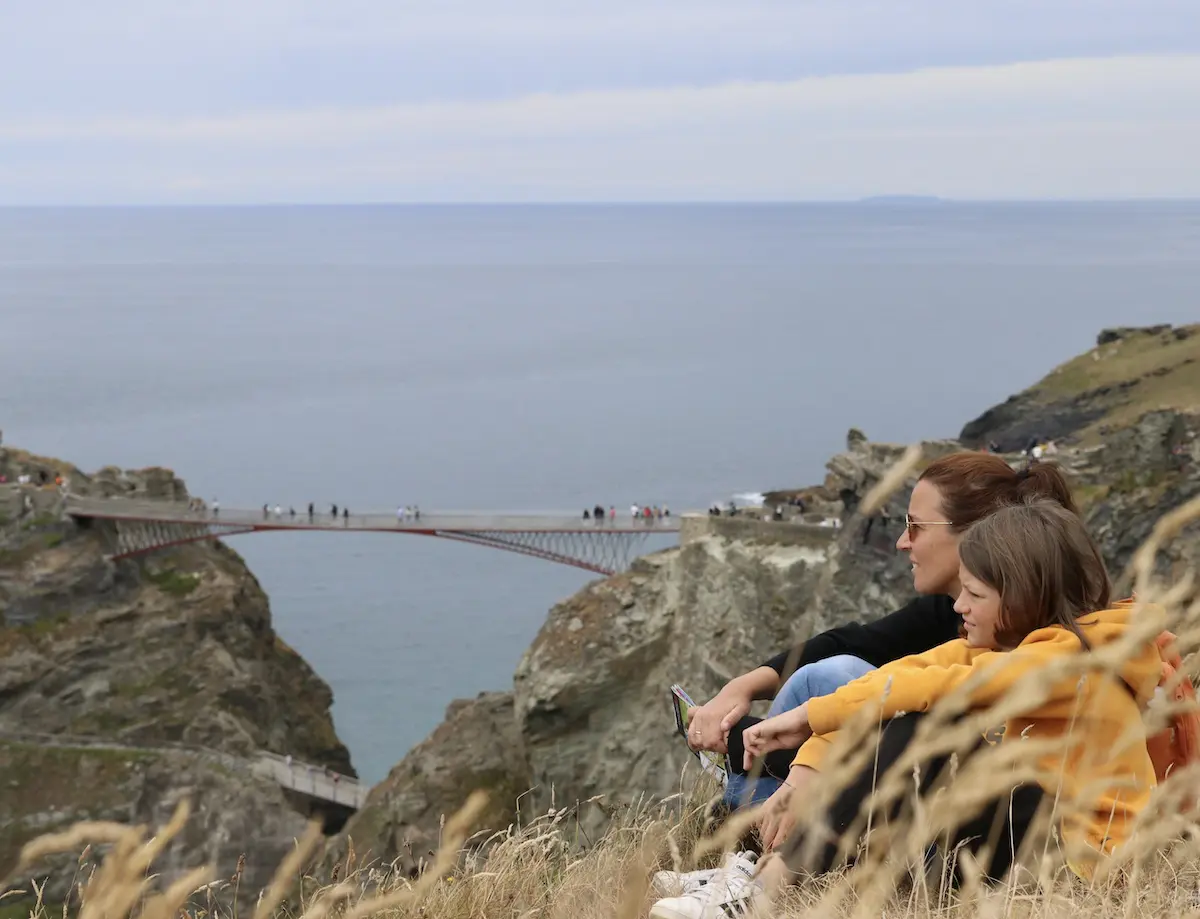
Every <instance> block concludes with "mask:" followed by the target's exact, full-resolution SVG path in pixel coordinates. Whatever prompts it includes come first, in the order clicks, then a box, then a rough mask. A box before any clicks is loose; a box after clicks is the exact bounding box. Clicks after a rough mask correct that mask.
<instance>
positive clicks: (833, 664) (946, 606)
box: [688, 452, 1078, 849]
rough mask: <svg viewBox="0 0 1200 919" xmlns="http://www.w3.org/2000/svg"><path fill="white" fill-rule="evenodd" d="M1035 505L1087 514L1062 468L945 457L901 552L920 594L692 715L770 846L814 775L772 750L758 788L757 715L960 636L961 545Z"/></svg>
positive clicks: (928, 476)
mask: <svg viewBox="0 0 1200 919" xmlns="http://www.w3.org/2000/svg"><path fill="white" fill-rule="evenodd" d="M1030 498H1042V499H1046V500H1050V501H1054V502H1055V503H1057V504H1060V505H1062V506H1063V507H1064V508H1066V509H1067V510H1069V511H1071V512H1073V513H1078V509H1077V507H1076V505H1075V502H1074V499H1073V498H1072V497H1071V490H1070V486H1069V485H1068V484H1067V481H1066V479H1065V478H1064V476H1063V474H1062V472H1061V471H1060V470H1059V468H1058V467H1057V466H1056V465H1054V464H1052V463H1032V464H1031V465H1029V466H1028V467H1026V468H1024V469H1022V470H1021V471H1020V472H1018V471H1015V470H1014V469H1013V468H1012V467H1011V466H1009V465H1008V463H1006V462H1005V461H1004V460H1003V459H1001V458H1000V457H998V456H996V455H994V454H988V453H977V452H963V453H954V454H951V455H949V456H944V457H942V458H940V459H938V460H935V461H934V462H933V463H931V464H930V465H929V466H928V467H927V468H926V469H925V471H924V472H922V473H921V477H920V479H919V480H918V481H917V484H916V487H915V488H914V489H913V492H912V496H911V498H910V499H909V505H908V513H907V514H905V518H904V523H905V527H904V530H903V532H902V533H901V534H900V537H899V538H898V539H897V540H896V548H897V549H898V550H899V551H901V552H906V553H908V556H909V559H910V561H911V562H912V574H913V587H914V588H915V589H916V591H917V593H918V594H920V596H918V597H917V599H915V600H913V601H912V602H911V603H909V604H907V605H906V606H903V607H901V608H900V609H898V610H896V611H895V612H892V613H889V614H888V615H886V616H884V617H883V618H881V619H877V620H875V621H873V622H866V623H861V622H852V623H848V624H847V625H843V626H839V627H837V628H834V629H829V630H828V631H825V632H822V633H820V634H818V635H814V636H813V637H812V638H810V639H808V640H807V641H805V642H804V643H802V644H801V645H799V646H798V647H795V648H789V649H787V650H784V651H781V652H780V653H779V654H777V655H775V656H774V657H772V658H771V659H770V660H768V661H765V662H764V663H763V664H762V665H761V666H759V667H757V668H756V669H754V670H751V671H750V672H749V673H745V674H743V675H742V676H739V677H736V678H735V679H733V680H731V681H730V682H729V683H727V684H726V685H725V687H724V688H723V689H722V690H721V691H720V692H719V693H717V695H716V696H714V697H713V698H712V699H710V700H709V701H708V702H707V703H705V704H704V705H701V706H699V707H697V708H695V709H692V711H691V713H690V717H689V720H688V746H690V747H691V748H692V749H693V750H697V751H700V750H711V751H713V752H716V753H727V754H728V755H729V763H730V769H731V770H732V772H731V774H730V776H729V783H728V785H727V787H726V790H725V796H724V802H725V804H726V805H727V806H728V807H730V808H737V807H743V806H746V805H748V804H758V803H760V802H763V801H766V807H765V808H764V813H763V816H762V817H761V818H760V823H759V831H760V836H761V837H762V840H763V846H764V849H771V848H773V847H774V846H776V845H778V844H779V843H781V842H782V841H783V839H784V837H786V835H787V833H788V831H789V830H790V829H791V825H792V823H791V818H790V815H789V809H788V801H789V799H790V796H791V795H792V794H794V793H795V789H796V788H802V787H803V786H804V784H805V783H806V781H807V780H808V778H809V776H808V775H807V774H801V775H795V774H793V773H792V772H791V771H789V770H790V768H791V763H792V760H793V759H794V758H795V755H796V751H795V750H784V751H779V752H777V753H772V754H770V755H769V756H767V757H766V759H765V761H764V767H765V768H764V773H763V775H762V777H761V778H759V779H757V780H756V781H754V782H753V783H751V781H750V779H749V777H748V776H747V775H746V774H745V772H744V771H743V770H742V762H743V752H744V751H743V749H742V733H743V731H745V730H746V729H747V728H749V727H751V726H752V725H754V724H756V723H758V721H759V719H757V718H752V717H751V716H750V715H749V714H748V713H749V711H750V705H751V703H752V702H753V701H755V700H758V699H772V700H773V701H772V703H771V708H770V712H769V714H768V717H772V716H774V715H778V714H781V713H783V712H787V711H791V710H792V709H796V708H799V707H800V706H801V705H803V704H804V703H805V702H807V701H808V700H809V699H811V698H816V697H819V696H825V695H828V694H829V693H832V692H834V691H835V690H837V689H838V688H839V687H841V686H843V685H845V684H846V683H849V682H851V681H852V680H855V679H858V678H859V677H861V676H863V675H864V674H866V673H867V672H869V671H871V670H874V669H876V668H877V667H881V666H883V665H884V664H887V663H890V662H891V661H894V660H898V659H899V658H901V657H906V656H908V655H910V654H920V653H922V652H925V651H929V650H930V649H932V648H935V647H937V646H938V645H941V644H944V643H945V642H947V641H951V640H953V639H954V638H957V637H958V634H959V629H960V628H961V626H962V619H961V617H960V616H959V615H958V614H957V613H956V612H955V611H954V598H955V597H957V596H958V594H959V593H960V592H961V585H960V584H959V582H958V572H959V559H958V543H959V539H960V538H961V536H962V534H963V533H964V532H965V531H966V530H967V529H968V528H969V527H970V526H971V524H973V523H975V522H976V521H978V520H981V519H983V518H984V517H987V516H989V515H990V514H992V513H993V512H994V511H996V510H998V509H999V508H1001V507H1003V506H1006V505H1009V504H1014V503H1018V502H1020V501H1023V500H1027V499H1030Z"/></svg>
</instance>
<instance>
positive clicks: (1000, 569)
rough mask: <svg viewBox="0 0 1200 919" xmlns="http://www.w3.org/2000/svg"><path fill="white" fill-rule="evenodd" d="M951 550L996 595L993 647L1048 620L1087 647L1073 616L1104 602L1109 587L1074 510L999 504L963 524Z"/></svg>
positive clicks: (1040, 503)
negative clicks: (997, 610) (966, 527)
mask: <svg viewBox="0 0 1200 919" xmlns="http://www.w3.org/2000/svg"><path fill="white" fill-rule="evenodd" d="M958 555H959V558H960V559H961V561H962V564H963V567H964V568H966V569H967V571H969V572H970V573H971V574H972V575H974V576H975V577H977V578H979V580H981V581H983V582H984V583H985V584H987V585H988V586H989V587H992V588H993V589H995V590H996V591H997V592H999V594H1000V622H999V623H998V625H997V627H996V643H997V644H998V645H999V646H1000V647H1005V648H1013V647H1016V646H1017V645H1018V644H1020V643H1021V642H1022V641H1023V640H1024V639H1025V637H1026V636H1027V635H1028V634H1029V633H1030V632H1032V631H1034V630H1035V629H1040V628H1045V627H1046V626H1050V625H1060V626H1062V627H1063V628H1066V629H1069V630H1070V631H1072V632H1074V633H1075V635H1076V636H1078V638H1079V640H1080V642H1081V643H1082V644H1083V646H1084V647H1085V648H1086V647H1088V642H1087V640H1086V639H1085V638H1084V636H1083V633H1082V632H1081V631H1080V629H1079V626H1078V625H1077V624H1076V622H1075V620H1076V619H1077V618H1078V617H1079V616H1082V615H1084V614H1086V613H1091V612H1095V611H1096V610H1101V609H1106V608H1107V607H1108V605H1109V600H1110V592H1111V587H1110V584H1109V580H1108V572H1107V570H1105V567H1104V559H1103V558H1101V556H1100V550H1099V548H1097V546H1096V543H1095V541H1094V540H1093V539H1092V537H1091V535H1090V534H1089V533H1088V531H1087V528H1086V527H1085V526H1084V524H1083V521H1082V520H1081V519H1080V518H1079V517H1078V516H1077V515H1075V514H1073V513H1071V511H1069V510H1067V509H1066V508H1065V507H1063V506H1062V505H1061V504H1058V503H1056V502H1054V501H1046V500H1035V501H1030V502H1027V503H1024V504H1016V505H1012V506H1010V507H1004V508H1001V509H1000V510H997V511H996V512H995V513H993V514H989V515H988V516H987V517H984V518H983V519H982V520H980V521H979V522H978V523H976V524H974V525H973V526H972V527H971V528H970V529H969V530H967V532H966V534H965V535H964V536H963V538H962V542H961V543H959V547H958Z"/></svg>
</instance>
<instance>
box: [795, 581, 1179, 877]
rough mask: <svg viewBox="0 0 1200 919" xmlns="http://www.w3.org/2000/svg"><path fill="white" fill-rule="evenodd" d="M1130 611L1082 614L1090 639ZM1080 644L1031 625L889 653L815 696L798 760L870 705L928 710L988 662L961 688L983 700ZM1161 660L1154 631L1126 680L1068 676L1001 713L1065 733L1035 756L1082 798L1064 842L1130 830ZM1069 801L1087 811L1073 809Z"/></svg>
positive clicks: (1109, 837) (1149, 783)
mask: <svg viewBox="0 0 1200 919" xmlns="http://www.w3.org/2000/svg"><path fill="white" fill-rule="evenodd" d="M1133 612H1134V609H1133V607H1132V606H1131V605H1127V604H1120V605H1118V606H1117V608H1115V609H1108V610H1102V611H1100V612H1097V613H1091V614H1089V615H1087V616H1083V617H1081V618H1080V619H1079V620H1077V621H1078V623H1079V626H1080V630H1081V631H1082V632H1083V634H1084V635H1085V636H1087V639H1088V641H1089V642H1090V643H1091V645H1092V647H1093V648H1096V649H1099V648H1101V647H1103V646H1104V645H1106V644H1109V643H1111V642H1113V641H1116V640H1117V639H1119V638H1121V637H1122V636H1123V635H1124V634H1125V631H1126V628H1127V627H1128V624H1129V621H1130V617H1131V615H1132V614H1133ZM1079 651H1080V644H1079V639H1078V638H1077V637H1076V636H1075V634H1074V633H1072V632H1071V631H1069V630H1067V629H1064V628H1062V627H1060V626H1051V627H1049V628H1044V629H1038V630H1037V631H1035V632H1032V633H1030V634H1029V635H1028V636H1027V637H1026V638H1025V640H1024V641H1022V642H1021V644H1020V645H1018V646H1017V647H1016V648H1014V649H1013V650H1011V651H989V650H986V649H982V648H972V647H970V646H968V645H967V643H966V641H965V640H963V639H956V640H954V641H949V642H946V644H944V645H939V646H938V647H936V648H934V649H933V650H931V651H927V652H925V653H924V654H915V655H912V656H911V657H904V658H901V659H900V660H897V661H893V662H892V663H890V664H887V665H885V666H883V667H880V668H879V669H878V670H875V671H872V672H871V673H868V674H867V675H866V676H863V677H861V678H859V679H857V680H855V681H853V682H852V683H848V684H847V685H845V686H843V687H841V688H840V689H838V690H837V691H836V692H834V693H831V694H830V695H828V696H822V697H819V698H815V699H810V700H809V702H808V722H809V725H810V726H811V727H812V730H813V737H812V738H811V739H810V740H809V741H808V742H807V743H805V744H804V746H802V747H801V748H800V752H799V753H797V754H796V758H795V760H794V762H793V764H794V765H802V766H811V767H812V768H814V769H818V770H819V769H820V766H821V762H822V761H823V760H824V758H825V754H826V753H827V752H828V750H829V748H830V747H831V746H832V744H833V742H834V741H835V739H836V735H837V732H838V731H839V730H840V729H841V728H842V727H843V726H845V725H846V723H847V722H848V721H849V720H850V718H851V717H853V716H854V714H855V713H856V712H857V711H858V710H859V709H860V708H862V707H863V706H864V705H870V706H872V710H874V711H878V712H879V715H880V717H881V718H884V719H888V718H892V717H894V716H895V715H897V714H900V713H902V712H924V711H928V710H929V709H930V708H931V707H932V706H933V705H934V703H936V702H937V701H938V700H940V699H942V698H945V697H946V696H948V695H950V694H951V693H953V692H955V691H956V690H957V689H959V687H962V686H963V684H964V683H966V682H967V680H968V679H969V678H970V677H971V676H972V675H973V674H978V673H979V672H980V671H981V670H983V671H984V672H985V673H986V674H987V676H988V678H987V680H986V682H984V683H981V684H978V685H976V684H975V681H972V688H971V689H970V690H964V691H965V692H967V697H968V698H969V700H970V705H971V707H972V708H974V709H980V708H986V707H988V706H989V705H991V704H993V703H995V702H997V701H998V700H999V699H1001V698H1002V697H1003V696H1004V695H1005V693H1006V692H1008V690H1009V689H1011V688H1012V687H1013V685H1014V684H1016V683H1018V682H1019V681H1020V680H1022V679H1023V678H1024V677H1026V676H1027V675H1028V674H1029V673H1031V672H1032V671H1035V670H1037V669H1039V668H1042V667H1044V666H1045V665H1046V664H1047V663H1048V662H1049V661H1051V660H1052V659H1054V658H1056V657H1061V656H1063V655H1073V654H1077V653H1078V652H1079ZM1161 666H1162V665H1161V658H1160V656H1159V652H1158V649H1157V648H1156V647H1155V646H1154V644H1153V642H1152V641H1149V642H1147V643H1146V645H1145V647H1143V648H1139V649H1138V650H1137V652H1136V653H1134V654H1133V655H1132V656H1131V657H1130V658H1129V659H1128V660H1126V661H1125V662H1124V663H1123V664H1122V665H1121V666H1120V668H1119V673H1120V680H1116V679H1113V678H1111V677H1107V676H1103V675H1101V674H1098V673H1088V674H1087V675H1086V676H1084V677H1082V678H1081V677H1079V676H1078V675H1075V676H1069V677H1065V678H1063V679H1060V680H1058V681H1056V682H1054V683H1053V684H1052V685H1050V686H1047V687H1045V688H1044V689H1043V691H1042V692H1040V693H1038V696H1039V698H1036V699H1031V700H1030V708H1029V710H1028V711H1025V712H1022V713H1021V714H1020V715H1019V716H1018V717H1013V718H1010V719H1009V720H1008V721H1007V722H1006V723H1005V726H1004V742H1006V743H1011V742H1019V741H1020V739H1021V737H1022V736H1028V737H1037V738H1043V739H1044V738H1053V737H1063V738H1064V741H1065V742H1064V744H1063V746H1062V747H1061V748H1058V749H1056V750H1055V751H1054V752H1053V753H1049V754H1047V755H1044V756H1042V757H1041V758H1040V759H1039V774H1040V775H1041V776H1042V779H1041V780H1040V784H1041V785H1042V787H1043V788H1044V789H1045V790H1046V792H1047V793H1048V794H1050V795H1055V794H1060V793H1061V800H1063V801H1067V802H1076V804H1077V805H1082V806H1077V807H1076V808H1071V809H1068V817H1067V819H1065V820H1064V825H1063V827H1062V833H1063V838H1064V841H1066V842H1067V843H1068V845H1071V844H1074V845H1078V844H1079V843H1086V845H1087V847H1088V848H1089V849H1090V850H1092V851H1093V852H1095V851H1105V852H1111V851H1112V850H1113V849H1114V848H1115V847H1116V846H1118V845H1120V844H1121V843H1123V842H1124V841H1125V840H1126V838H1127V837H1128V834H1129V831H1130V824H1131V822H1132V820H1133V819H1134V818H1135V817H1136V816H1137V815H1138V814H1139V813H1140V812H1141V811H1142V809H1143V808H1144V807H1145V806H1146V803H1147V801H1148V799H1149V796H1150V792H1151V789H1153V788H1154V786H1155V777H1154V766H1153V763H1151V761H1150V756H1149V754H1148V753H1147V752H1146V748H1145V744H1144V743H1136V742H1133V743H1130V742H1129V739H1130V738H1131V737H1137V736H1141V737H1144V736H1145V731H1144V729H1143V727H1142V711H1143V710H1144V709H1145V707H1146V705H1147V703H1148V702H1149V701H1150V699H1151V698H1152V696H1153V695H1154V690H1155V688H1156V687H1157V685H1158V680H1159V675H1160V672H1161ZM1122 684H1124V685H1122ZM1060 783H1061V784H1060ZM1085 794H1086V795H1087V796H1088V800H1087V801H1086V802H1084V800H1083V797H1082V796H1083V795H1085ZM1071 810H1074V811H1075V812H1076V813H1077V814H1080V813H1081V814H1083V817H1082V818H1080V817H1075V818H1071V816H1070V811H1071ZM1074 845H1071V847H1072V848H1074ZM1087 862H1090V860H1085V863H1073V864H1072V865H1071V867H1072V869H1073V870H1075V871H1076V872H1077V873H1079V874H1082V875H1084V876H1085V877H1086V876H1087V875H1089V874H1090V873H1091V865H1090V863H1087Z"/></svg>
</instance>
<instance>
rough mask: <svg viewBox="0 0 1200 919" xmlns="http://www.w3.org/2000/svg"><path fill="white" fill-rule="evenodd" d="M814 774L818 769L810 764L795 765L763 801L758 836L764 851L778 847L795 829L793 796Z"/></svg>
mask: <svg viewBox="0 0 1200 919" xmlns="http://www.w3.org/2000/svg"><path fill="white" fill-rule="evenodd" d="M814 775H816V771H815V770H813V769H810V768H809V767H808V766H793V767H792V769H791V771H790V772H789V773H788V777H787V781H786V782H784V784H783V785H780V786H779V790H778V791H776V792H775V794H773V795H771V797H769V798H767V800H766V801H764V802H763V809H762V815H761V816H760V817H759V819H758V836H759V839H761V840H762V845H763V851H764V852H770V851H772V850H774V849H777V848H778V847H779V846H780V845H781V844H782V843H783V841H784V840H785V839H787V838H788V836H790V835H791V832H792V830H793V829H795V826H796V814H795V811H794V810H793V809H792V803H793V801H792V796H793V795H794V794H795V793H796V792H797V791H798V790H799V789H802V788H803V787H804V786H805V785H806V784H807V783H808V781H809V779H810V778H812V776H814Z"/></svg>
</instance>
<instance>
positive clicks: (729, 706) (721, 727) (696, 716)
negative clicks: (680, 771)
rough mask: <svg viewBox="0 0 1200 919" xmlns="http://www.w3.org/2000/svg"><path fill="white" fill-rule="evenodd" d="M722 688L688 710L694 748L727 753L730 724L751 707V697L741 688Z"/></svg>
mask: <svg viewBox="0 0 1200 919" xmlns="http://www.w3.org/2000/svg"><path fill="white" fill-rule="evenodd" d="M728 689H729V687H726V688H725V689H723V690H721V691H720V692H719V693H717V694H716V695H715V696H713V697H712V699H710V700H709V701H708V702H706V703H705V704H704V705H701V706H700V707H699V708H693V709H692V710H691V711H690V712H688V736H687V742H688V746H689V747H691V748H692V749H693V750H695V751H697V752H698V751H700V750H711V751H712V752H713V753H728V752H729V747H728V745H727V739H728V735H729V727H727V726H726V725H729V726H732V725H735V724H737V723H738V721H739V720H741V718H742V717H743V716H744V715H745V714H746V713H747V712H748V711H750V701H751V700H750V699H749V698H748V697H746V696H743V695H742V694H740V693H738V692H729V691H727V690H728Z"/></svg>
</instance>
